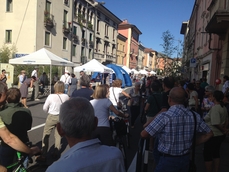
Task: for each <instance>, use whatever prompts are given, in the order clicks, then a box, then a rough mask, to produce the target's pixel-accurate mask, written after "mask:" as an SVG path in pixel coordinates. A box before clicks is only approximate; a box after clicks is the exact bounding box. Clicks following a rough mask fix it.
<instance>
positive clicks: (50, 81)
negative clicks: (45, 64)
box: [49, 64, 52, 94]
mask: <svg viewBox="0 0 229 172" xmlns="http://www.w3.org/2000/svg"><path fill="white" fill-rule="evenodd" d="M49 85H50V94H51V93H52V65H51V64H50V78H49Z"/></svg>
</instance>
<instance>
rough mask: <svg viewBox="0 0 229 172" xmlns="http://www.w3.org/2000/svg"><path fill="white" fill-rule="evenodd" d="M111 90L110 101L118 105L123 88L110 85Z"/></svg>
mask: <svg viewBox="0 0 229 172" xmlns="http://www.w3.org/2000/svg"><path fill="white" fill-rule="evenodd" d="M109 91H110V97H109V99H110V101H111V102H112V104H113V105H114V106H117V102H118V101H119V94H120V93H122V88H119V87H110V88H109ZM114 96H115V97H114ZM115 98H116V100H117V102H116V100H115Z"/></svg>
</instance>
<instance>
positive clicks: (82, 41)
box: [81, 38, 87, 47]
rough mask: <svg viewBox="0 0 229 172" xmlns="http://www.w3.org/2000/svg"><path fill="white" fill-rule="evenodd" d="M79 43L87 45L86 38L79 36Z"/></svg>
mask: <svg viewBox="0 0 229 172" xmlns="http://www.w3.org/2000/svg"><path fill="white" fill-rule="evenodd" d="M81 44H82V45H83V46H85V47H86V46H87V40H86V39H85V38H81Z"/></svg>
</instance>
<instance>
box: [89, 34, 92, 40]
mask: <svg viewBox="0 0 229 172" xmlns="http://www.w3.org/2000/svg"><path fill="white" fill-rule="evenodd" d="M89 40H90V41H92V33H90V36H89Z"/></svg>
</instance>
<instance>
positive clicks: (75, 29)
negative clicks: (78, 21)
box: [73, 26, 77, 35]
mask: <svg viewBox="0 0 229 172" xmlns="http://www.w3.org/2000/svg"><path fill="white" fill-rule="evenodd" d="M76 33H77V27H76V26H73V34H74V35H76Z"/></svg>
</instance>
